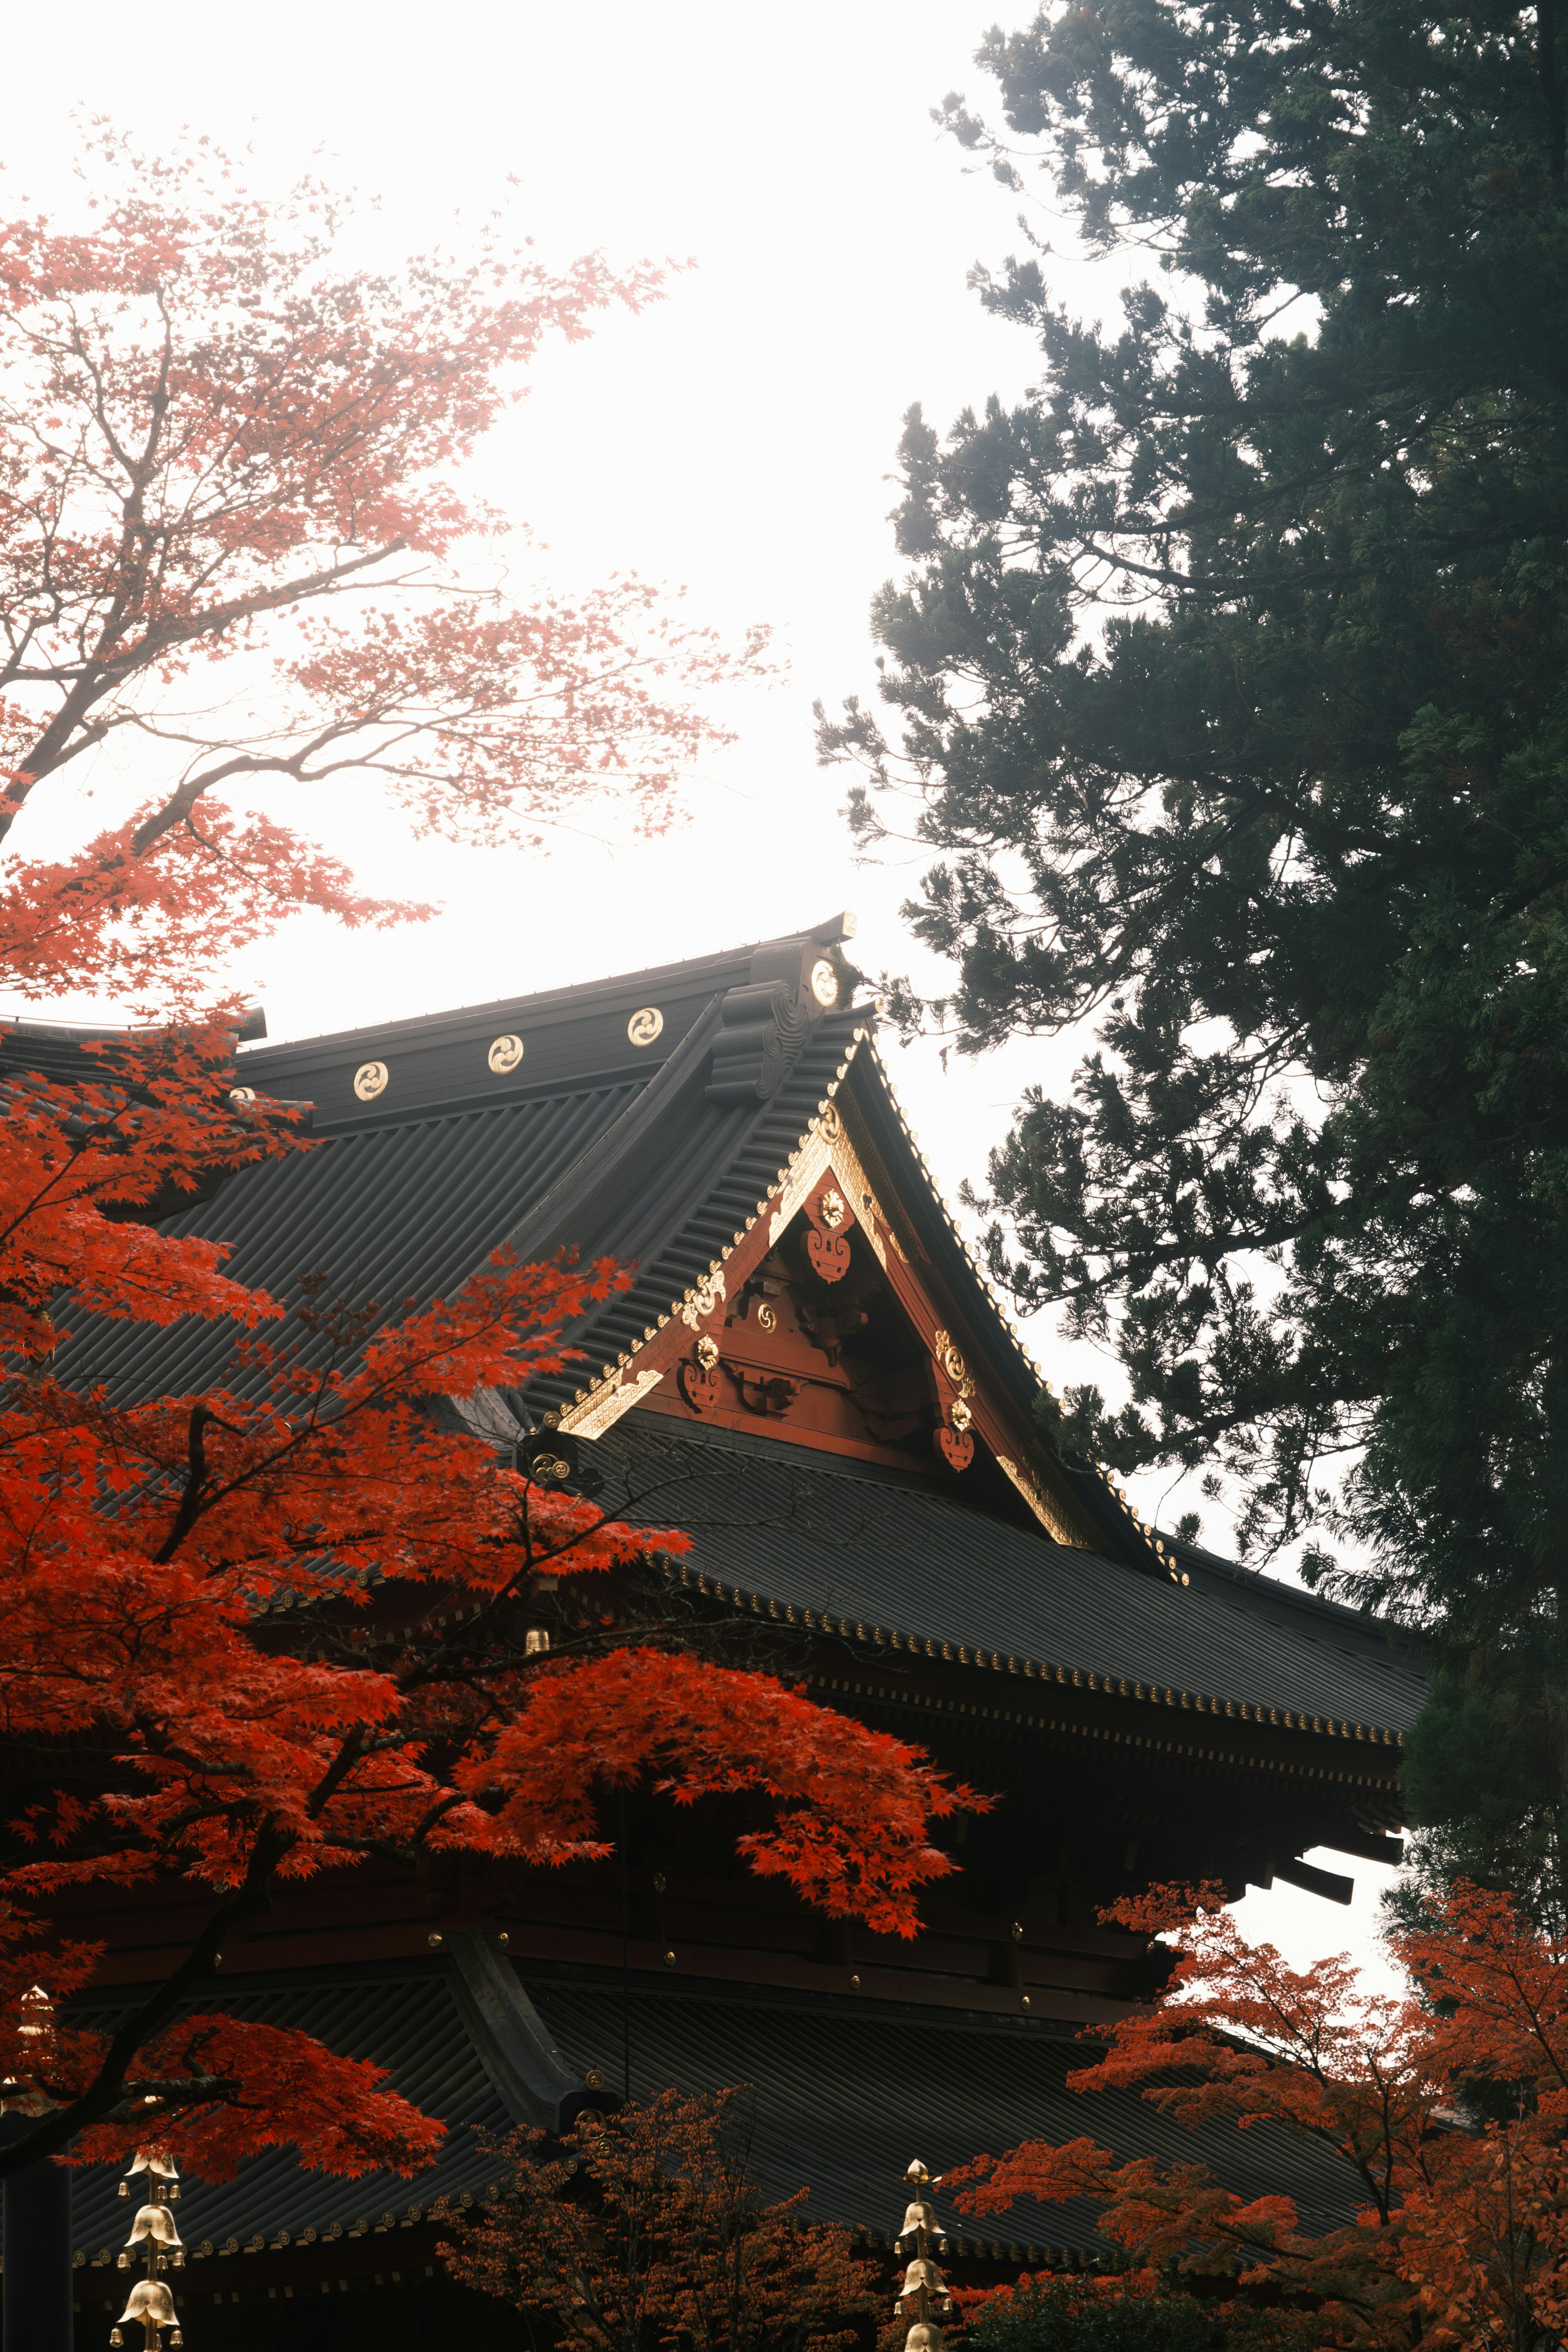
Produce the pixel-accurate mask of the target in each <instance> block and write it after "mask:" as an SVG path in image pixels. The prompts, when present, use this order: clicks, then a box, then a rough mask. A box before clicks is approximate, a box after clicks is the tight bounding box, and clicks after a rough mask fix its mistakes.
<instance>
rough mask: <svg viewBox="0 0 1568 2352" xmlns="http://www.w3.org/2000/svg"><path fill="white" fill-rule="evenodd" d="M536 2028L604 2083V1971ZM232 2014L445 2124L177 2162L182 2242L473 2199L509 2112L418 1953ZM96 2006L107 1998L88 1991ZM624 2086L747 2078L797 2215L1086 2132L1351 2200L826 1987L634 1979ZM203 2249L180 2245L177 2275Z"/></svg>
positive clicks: (1008, 2027)
mask: <svg viewBox="0 0 1568 2352" xmlns="http://www.w3.org/2000/svg"><path fill="white" fill-rule="evenodd" d="M525 1990H526V1992H527V1993H528V1994H529V1995H530V1996H531V1999H532V2001H533V2004H534V2008H535V2010H536V2011H537V2012H538V2015H539V2016H540V2017H541V2018H542V2021H543V2024H544V2027H545V2028H546V2029H547V2032H548V2033H549V2034H550V2035H552V2037H553V2039H554V2042H555V2043H556V2045H557V2046H558V2047H559V2049H560V2051H561V2052H562V2053H563V2056H564V2058H565V2059H566V2061H567V2063H568V2065H569V2066H570V2067H571V2068H573V2069H574V2070H575V2071H576V2072H577V2073H578V2074H585V2073H586V2071H587V2069H588V2068H589V2067H591V2066H597V2067H600V2068H601V2069H602V2070H603V2071H604V2073H605V2078H606V2080H607V2082H608V2084H609V2085H610V2087H611V2088H612V2089H615V2088H617V2087H618V2086H619V2084H620V2080H621V2052H622V2046H623V2009H622V1994H621V1990H620V1988H619V1987H618V1986H615V1987H609V1986H580V1985H568V1984H563V1983H560V1982H556V1981H537V1980H533V1979H530V1980H529V1981H528V1982H527V1984H526V1987H525ZM225 2005H226V2007H227V2008H228V2009H230V2010H231V2011H233V2012H234V2013H235V2014H236V2015H237V2016H240V2017H246V2018H254V2019H257V2020H258V2021H264V2022H266V2023H268V2024H274V2025H294V2026H299V2027H301V2028H303V2029H304V2030H305V2031H307V2032H311V2033H315V2034H319V2035H320V2036H321V2039H322V2040H323V2041H324V2042H327V2043H328V2045H329V2046H330V2047H331V2048H332V2049H333V2050H336V2051H338V2052H339V2053H342V2054H343V2055H345V2056H349V2057H356V2058H369V2059H373V2060H374V2061H375V2062H376V2063H379V2064H381V2065H384V2066H387V2067H388V2068H390V2070H391V2073H392V2079H393V2084H394V2086H395V2088H396V2089H397V2090H399V2091H401V2092H402V2093H403V2094H404V2095H405V2096H406V2097H408V2098H410V2099H412V2100H414V2101H415V2103H416V2105H418V2106H420V2107H421V2108H422V2109H423V2110H424V2112H425V2113H426V2114H427V2115H434V2116H439V2117H441V2118H442V2119H443V2120H444V2121H446V2122H447V2123H448V2124H449V2125H450V2126H451V2128H450V2129H449V2130H448V2133H447V2139H446V2141H445V2143H444V2144H443V2147H442V2150H441V2154H440V2157H439V2159H438V2160H437V2163H436V2164H434V2165H432V2166H430V2167H429V2168H428V2169H427V2170H426V2171H424V2172H421V2173H419V2174H417V2175H416V2176H415V2178H414V2179H411V2180H405V2179H402V2178H401V2177H400V2176H398V2175H396V2174H392V2173H373V2174H368V2175H365V2176H363V2177H362V2178H361V2179H358V2180H344V2179H335V2178H333V2177H331V2176H330V2175H327V2174H322V2173H319V2172H310V2171H307V2170H306V2169H305V2168H303V2167H302V2166H300V2164H299V2163H298V2162H297V2161H296V2160H295V2158H293V2157H292V2156H291V2155H290V2154H289V2152H288V2151H287V2150H281V2149H280V2150H279V2151H277V2152H276V2153H274V2154H271V2155H268V2156H265V2157H259V2158H256V2159H255V2160H253V2161H252V2162H250V2163H247V2164H245V2165H242V2166H241V2168H240V2169H239V2172H238V2174H237V2178H236V2179H234V2180H232V2181H230V2182H228V2183H226V2184H217V2185H214V2184H208V2183H206V2182H205V2181H203V2180H201V2179H199V2178H196V2177H195V2176H193V2175H191V2174H189V2173H187V2175H186V2177H185V2179H184V2184H183V2186H184V2196H183V2197H182V2200H181V2202H180V2206H179V2210H178V2215H177V2219H178V2222H179V2227H180V2232H181V2235H182V2237H183V2238H184V2241H185V2242H186V2244H187V2246H188V2247H190V2248H192V2249H193V2251H194V2250H195V2249H196V2248H198V2247H200V2246H201V2245H202V2244H203V2243H204V2242H207V2243H210V2244H211V2245H213V2246H215V2247H220V2246H222V2244H223V2242H224V2241H225V2240H226V2238H228V2237H230V2236H232V2237H234V2238H236V2239H237V2240H238V2242H239V2244H240V2245H241V2246H244V2245H246V2244H247V2243H248V2242H249V2241H250V2240H251V2238H252V2237H253V2236H257V2235H259V2236H261V2237H262V2238H264V2239H265V2240H267V2241H268V2242H269V2243H270V2242H274V2241H276V2239H277V2237H278V2233H279V2231H288V2232H289V2237H290V2238H291V2239H293V2240H295V2241H298V2240H299V2238H300V2234H301V2232H302V2231H304V2230H305V2229H307V2228H312V2229H314V2230H315V2231H317V2232H318V2233H319V2234H324V2233H325V2231H328V2230H329V2229H330V2228H331V2225H332V2223H334V2222H338V2223H340V2224H342V2229H343V2230H344V2231H350V2230H353V2228H354V2227H355V2226H356V2225H357V2224H359V2223H361V2222H368V2223H369V2224H370V2225H371V2226H372V2228H373V2229H374V2227H375V2225H377V2224H383V2225H384V2226H385V2227H387V2228H389V2229H391V2230H394V2231H395V2229H396V2228H397V2227H398V2226H400V2225H401V2224H402V2223H403V2222H404V2221H406V2220H407V2219H408V2218H409V2216H410V2214H411V2210H412V2209H413V2208H415V2207H418V2208H419V2209H420V2210H421V2211H428V2209H429V2207H430V2205H431V2204H432V2203H433V2202H434V2201H435V2200H437V2198H439V2197H447V2198H453V2199H456V2198H458V2197H460V2196H461V2195H462V2194H463V2192H464V2191H467V2192H468V2194H469V2196H470V2197H473V2198H476V2199H477V2198H479V2197H481V2196H482V2195H483V2193H484V2191H485V2189H486V2188H487V2187H488V2185H489V2182H490V2181H491V2180H492V2179H493V2178H494V2173H495V2168H494V2166H493V2164H488V2163H487V2161H486V2159H485V2158H484V2157H483V2155H482V2153H481V2152H480V2150H479V2146H478V2144H477V2140H476V2135H475V2128H474V2127H475V2126H481V2127H483V2128H486V2129H488V2130H490V2131H495V2132H504V2131H505V2130H506V2129H508V2128H509V2126H510V2121H511V2117H510V2115H509V2113H508V2110H507V2107H506V2105H505V2104H504V2103H503V2101H502V2099H501V2097H500V2093H499V2091H498V2089H497V2088H496V2085H495V2084H494V2083H493V2082H492V2080H491V2078H490V2074H489V2070H488V2068H487V2064H486V2063H485V2059H484V2057H483V2056H482V2055H481V2053H480V2051H479V2048H477V2047H476V2044H475V2041H474V2039H473V2037H472V2035H471V2034H470V2032H469V2031H468V2027H467V2025H466V2024H465V2022H464V2019H463V2016H462V2014H461V2012H460V2011H459V2009H458V2004H457V2001H456V2000H455V1999H454V1997H453V1990H452V1986H451V1981H450V1979H449V1978H448V1977H447V1975H445V1974H443V1973H441V1972H439V1970H438V1969H437V1968H436V1967H434V1966H433V1967H432V1969H430V1970H429V1971H428V1972H425V1973H418V1972H414V1971H411V1970H409V1969H407V1968H406V1967H404V1968H399V1969H386V1970H384V1971H381V1972H377V1971H375V1970H368V1971H360V1972H357V1973H356V1974H355V1975H354V1976H353V1978H352V1979H350V1978H348V1977H347V1976H346V1975H345V1974H342V1973H340V1974H338V1975H336V1976H334V1975H333V1974H332V1973H331V1972H327V1971H322V1972H321V1974H320V1975H318V1976H315V1977H312V1978H303V1979H294V1980H292V1981H291V1982H289V1984H288V1985H286V1986H276V1987H271V1988H268V1987H264V1986H255V1987H249V1988H247V1987H244V1986H241V1985H238V1984H236V1985H234V1986H233V1987H226V1990H225ZM98 2014H99V2015H100V2016H106V2015H107V2014H108V2012H106V2011H99V2012H98ZM626 2016H627V2017H628V2018H629V2022H630V2033H631V2053H632V2070H631V2086H632V2091H633V2094H634V2095H635V2096H637V2097H647V2096H649V2095H652V2094H653V2093H654V2092H656V2091H659V2090H664V2089H669V2088H674V2089H679V2090H682V2091H688V2092H691V2091H711V2090H719V2089H721V2088H724V2087H726V2086H728V2085H731V2084H748V2085H750V2086H751V2088H752V2092H753V2093H754V2095H755V2108H754V2113H755V2139H754V2151H753V2152H754V2160H755V2164H756V2169H757V2173H758V2177H759V2179H760V2180H761V2181H762V2183H763V2187H764V2188H765V2189H766V2190H767V2191H768V2193H769V2194H770V2195H773V2196H781V2197H782V2196H787V2195H789V2194H791V2193H792V2192H793V2191H794V2190H795V2189H799V2188H802V2187H809V2188H810V2189H811V2192H812V2193H811V2199H810V2204H809V2210H810V2211H811V2213H812V2214H814V2215H815V2216H816V2217H817V2218H820V2219H823V2220H831V2221H842V2222H845V2223H847V2224H848V2225H850V2226H851V2227H855V2228H865V2229H868V2230H869V2231H873V2232H875V2233H877V2234H879V2235H880V2236H885V2235H886V2234H887V2233H888V2232H889V2231H894V2230H896V2229H897V2227H898V2225H899V2222H900V2220H901V2218H902V2197H901V2194H900V2184H901V2181H902V2176H903V2172H904V2168H905V2167H906V2165H907V2164H908V2163H909V2162H910V2158H911V2157H914V2156H917V2155H918V2156H919V2157H920V2158H921V2159H922V2160H923V2161H924V2162H925V2163H926V2164H927V2165H929V2166H930V2167H931V2170H932V2171H933V2172H942V2171H946V2170H948V2169H950V2168H952V2167H953V2166H954V2165H956V2164H959V2163H962V2162H963V2161H965V2160H966V2159H967V2158H971V2157H973V2156H976V2155H979V2154H981V2153H983V2152H985V2151H989V2152H990V2153H992V2154H994V2155H999V2154H1000V2153H1001V2152H1002V2151H1003V2150H1004V2149H1005V2148H1008V2147H1014V2146H1016V2144H1017V2142H1018V2141H1020V2140H1022V2139H1025V2138H1030V2137H1034V2138H1047V2139H1050V2140H1054V2141H1058V2142H1060V2141H1062V2140H1067V2139H1071V2138H1076V2137H1080V2136H1082V2135H1085V2134H1087V2135H1089V2136H1090V2137H1094V2138H1096V2139H1098V2140H1100V2142H1101V2144H1102V2145H1106V2146H1109V2147H1112V2148H1114V2149H1115V2150H1116V2152H1117V2153H1118V2154H1119V2155H1121V2156H1126V2157H1132V2156H1151V2157H1154V2158H1160V2159H1163V2160H1165V2161H1172V2162H1180V2161H1188V2162H1190V2161H1193V2160H1197V2161H1200V2162H1205V2163H1207V2164H1210V2165H1211V2166H1212V2167H1213V2168H1214V2170H1215V2173H1216V2174H1217V2175H1218V2177H1219V2178H1220V2179H1221V2180H1223V2181H1224V2182H1225V2183H1226V2185H1227V2186H1228V2187H1231V2188H1234V2189H1237V2190H1238V2191H1240V2192H1243V2193H1245V2194H1247V2195H1248V2196H1256V2195H1258V2194H1259V2193H1260V2192H1261V2191H1262V2190H1264V2189H1272V2190H1280V2191H1284V2192H1285V2193H1287V2194H1289V2195H1290V2196H1293V2197H1294V2198H1295V2199H1296V2200H1297V2201H1298V2204H1299V2206H1300V2211H1301V2214H1302V2218H1303V2220H1304V2221H1305V2222H1306V2223H1307V2224H1308V2226H1309V2227H1314V2228H1321V2227H1323V2226H1325V2225H1327V2224H1328V2223H1330V2222H1331V2221H1337V2220H1340V2219H1342V2218H1343V2217H1344V2215H1345V2214H1346V2213H1347V2212H1348V2211H1349V2210H1351V2209H1352V2205H1353V2203H1354V2201H1355V2189H1354V2184H1353V2182H1352V2179H1351V2178H1350V2176H1349V2174H1348V2173H1347V2172H1346V2171H1345V2170H1344V2169H1343V2168H1342V2167H1341V2166H1340V2165H1339V2164H1338V2162H1337V2161H1336V2160H1335V2159H1334V2158H1332V2157H1331V2156H1329V2155H1328V2154H1327V2153H1326V2152H1325V2151H1324V2150H1322V2149H1321V2148H1320V2147H1317V2146H1316V2145H1315V2144H1314V2143H1310V2142H1297V2141H1294V2140H1291V2139H1289V2137H1286V2136H1285V2135H1284V2134H1282V2133H1279V2134H1276V2133H1274V2132H1273V2131H1271V2130H1270V2129H1269V2128H1268V2127H1260V2128H1258V2129H1256V2130H1254V2131H1251V2132H1249V2133H1248V2134H1247V2137H1246V2138H1245V2139H1243V2138H1242V2137H1241V2136H1240V2135H1239V2134H1237V2133H1236V2132H1234V2131H1231V2130H1229V2129H1227V2128H1225V2127H1217V2128H1216V2127H1211V2128H1207V2129H1205V2130H1204V2131H1202V2132H1199V2133H1188V2132H1185V2131H1184V2130H1182V2129H1181V2128H1180V2127H1179V2126H1176V2125H1174V2124H1173V2123H1171V2122H1170V2121H1169V2120H1168V2119H1167V2118H1165V2117H1164V2116H1162V2115H1161V2114H1160V2113H1159V2112H1158V2110H1157V2109H1155V2108H1154V2107H1152V2106H1151V2105H1149V2104H1148V2103H1147V2102H1146V2101H1144V2100H1142V2099H1140V2098H1137V2097H1135V2096H1133V2095H1131V2094H1118V2093H1113V2094H1099V2095H1095V2096H1094V2097H1092V2098H1085V2097H1082V2096H1079V2095H1078V2094H1076V2093H1073V2092H1071V2091H1069V2090H1068V2088H1067V2080H1066V2078H1067V2075H1068V2073H1069V2072H1070V2071H1071V2070H1072V2069H1073V2068H1074V2067H1075V2066H1079V2065H1081V2064H1083V2063H1086V2056H1087V2054H1088V2053H1085V2051H1084V2050H1083V2048H1082V2047H1081V2045H1080V2044H1079V2043H1078V2042H1076V2041H1073V2040H1064V2039H1062V2038H1060V2037H1059V2036H1057V2035H1053V2034H1052V2033H1051V2032H1048V2031H1047V2030H1046V2029H1043V2028H1041V2027H1038V2026H1031V2025H1028V2024H1025V2023H1016V2024H1015V2023H1014V2022H1013V2021H1010V2020H994V2019H976V2020H973V2021H966V2020H962V2019H961V2020H956V2021H955V2020H952V2019H943V2020H942V2021H938V2022H932V2021H929V2019H926V2018H922V2017H919V2016H916V2015H912V2014H910V2013H908V2012H904V2011H898V2012H893V2011H877V2010H875V2009H866V2010H850V2009H848V2008H847V2007H846V2006H844V2005H842V2004H837V2005H827V2004H823V2003H820V2002H813V2003H811V2004H810V2005H809V2006H807V2005H806V2004H805V2003H804V2002H787V2001H769V2000H759V1999H755V1998H753V1999H751V2000H735V1999H724V1998H719V1999H710V1998H706V1997H703V1996H701V1995H697V1994H692V1993H690V1992H687V1991H681V1990H671V1991H670V1992H669V1993H668V1994H667V1993H666V1992H664V1991H663V1990H662V1989H660V1990H658V1991H649V1990H647V1989H646V1987H640V1986H636V1985H634V1986H633V1988H632V1990H631V1991H630V1994H629V1999H628V2000H627V2004H626ZM119 2178H120V2174H119V2169H118V2168H110V2167H108V2166H93V2167H91V2168H86V2169H84V2170H83V2171H81V2172H79V2173H78V2174H76V2175H75V2177H74V2180H73V2207H74V2227H73V2235H74V2240H75V2243H76V2244H77V2246H78V2247H79V2248H80V2249H81V2250H82V2251H83V2252H85V2254H86V2256H87V2259H88V2261H89V2263H92V2262H93V2261H94V2260H95V2258H97V2257H98V2256H99V2255H100V2254H101V2253H102V2252H104V2251H105V2250H109V2251H110V2252H118V2250H119V2248H120V2247H121V2244H122V2243H123V2242H124V2240H125V2236H126V2232H127V2228H128V2224H129V2221H130V2218H131V2215H132V2211H133V2210H134V2209H133V2208H129V2207H127V2205H126V2204H124V2203H123V2202H122V2201H121V2199H120V2197H119V2195H118V2183H119ZM938 2211H939V2217H940V2219H941V2220H942V2222H943V2223H944V2224H946V2225H947V2226H948V2228H949V2229H950V2231H954V2232H957V2233H959V2234H961V2235H963V2237H965V2238H966V2239H968V2240H970V2241H971V2242H973V2241H976V2240H982V2241H988V2240H990V2239H992V2238H993V2237H1005V2239H1007V2240H1008V2241H1013V2240H1020V2241H1025V2242H1030V2243H1033V2244H1035V2245H1037V2246H1041V2247H1051V2246H1059V2247H1078V2248H1088V2247H1090V2246H1092V2245H1093V2244H1094V2242H1095V2233H1094V2230H1093V2225H1092V2221H1091V2218H1090V2216H1089V2211H1088V2210H1087V2209H1086V2208H1056V2207H1041V2206H1035V2205H1028V2206H1020V2207H1017V2208H1016V2209H1015V2210H1013V2211H1012V2212H1010V2213H1008V2214H1006V2215H1005V2216H1002V2217H999V2218H997V2219H994V2220H991V2219H987V2220H983V2221H976V2220H968V2221H966V2220H964V2219H963V2217H961V2216H960V2215H958V2213H957V2212H956V2210H955V2209H954V2208H953V2207H952V2205H951V2204H949V2203H948V2202H947V2201H946V2200H942V2198H941V2195H940V2191H939V2194H938ZM203 2268H204V2265H203V2264H202V2263H198V2264H197V2265H196V2267H195V2272H194V2275H193V2282H192V2283H193V2284H199V2282H200V2281H201V2278H202V2275H203Z"/></svg>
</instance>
